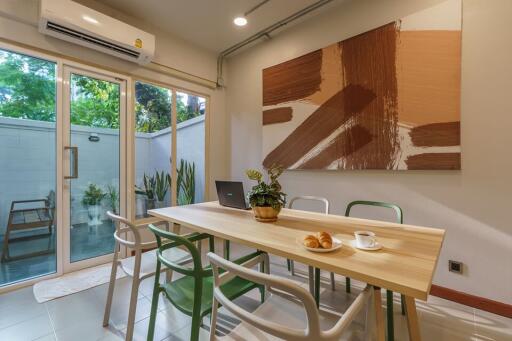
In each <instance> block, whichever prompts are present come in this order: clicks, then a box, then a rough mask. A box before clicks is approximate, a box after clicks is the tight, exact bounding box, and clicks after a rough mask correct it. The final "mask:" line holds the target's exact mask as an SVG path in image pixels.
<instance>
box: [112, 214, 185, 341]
mask: <svg viewBox="0 0 512 341" xmlns="http://www.w3.org/2000/svg"><path fill="white" fill-rule="evenodd" d="M107 216H108V217H109V218H110V219H112V221H114V223H115V228H116V229H115V232H114V238H115V240H116V244H115V248H114V259H113V261H112V272H111V274H110V283H109V286H108V295H107V302H106V304H105V314H104V316H103V326H104V327H106V326H108V324H109V319H110V308H111V306H112V298H113V296H114V287H115V283H116V275H117V268H118V267H120V268H121V270H122V271H123V272H124V273H126V275H128V276H129V277H132V289H131V294H130V307H129V309H128V322H127V329H126V340H127V341H131V340H132V338H133V327H134V324H135V312H136V310H137V295H138V292H139V285H140V283H141V282H142V281H143V280H144V279H146V278H149V277H152V276H153V275H155V268H156V264H157V259H156V253H155V252H143V250H144V249H151V248H154V247H156V242H154V241H151V242H142V240H141V236H140V232H139V230H141V229H143V228H146V227H147V226H146V225H142V226H136V225H134V224H132V223H131V222H129V221H128V220H126V219H125V218H123V217H120V216H118V215H116V214H113V213H112V212H110V211H109V212H107ZM129 235H131V237H132V238H131V240H130V238H128V237H129ZM191 235H195V234H191ZM120 245H123V246H125V247H127V248H128V249H129V250H131V251H134V252H135V255H134V256H132V257H128V258H124V259H119V252H120ZM166 257H168V258H169V259H172V260H173V261H175V262H177V263H179V264H184V263H186V262H188V261H190V257H189V256H188V253H186V252H185V251H183V250H181V249H178V248H174V249H173V250H169V251H168V252H167V253H166ZM166 270H167V269H165V268H164V269H162V271H166ZM157 278H158V276H157Z"/></svg>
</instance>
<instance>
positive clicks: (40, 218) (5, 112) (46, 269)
mask: <svg viewBox="0 0 512 341" xmlns="http://www.w3.org/2000/svg"><path fill="white" fill-rule="evenodd" d="M56 88H57V82H56V64H55V63H53V62H50V61H47V60H43V59H38V58H34V57H30V56H27V55H23V54H19V53H14V52H10V51H6V50H0V165H1V167H0V245H2V251H1V252H2V256H1V262H0V286H4V285H8V284H13V283H15V282H19V281H24V280H28V279H31V278H34V277H38V276H43V275H47V274H50V273H54V272H56V268H57V267H56V264H57V263H56V235H57V233H56V232H57V231H56V230H57V221H56V216H57V214H56V210H57V207H56V199H55V198H56V195H55V193H56V169H57V168H56V149H57V148H56V136H57V135H56V116H57V113H56V92H57V91H56ZM59 209H60V208H59Z"/></svg>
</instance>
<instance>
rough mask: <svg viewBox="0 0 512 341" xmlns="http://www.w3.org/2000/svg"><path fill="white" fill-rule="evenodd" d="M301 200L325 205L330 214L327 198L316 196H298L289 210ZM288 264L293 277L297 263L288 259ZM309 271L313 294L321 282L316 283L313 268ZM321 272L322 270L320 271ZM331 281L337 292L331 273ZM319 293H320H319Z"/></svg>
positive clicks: (289, 206) (292, 200)
mask: <svg viewBox="0 0 512 341" xmlns="http://www.w3.org/2000/svg"><path fill="white" fill-rule="evenodd" d="M299 200H309V201H317V202H320V203H322V204H323V205H324V213H325V214H329V200H327V199H326V198H322V197H314V196H309V195H303V196H298V197H294V198H292V199H291V200H290V204H289V205H288V208H293V204H294V203H295V202H297V201H299ZM287 263H288V271H291V273H292V275H295V263H294V261H293V260H290V259H288V260H287ZM308 270H309V290H310V292H311V293H313V292H315V293H316V292H317V291H318V290H316V287H317V286H318V288H320V280H318V283H316V281H315V278H314V269H313V267H312V266H310V267H309V268H308ZM318 271H320V270H318ZM330 280H331V289H332V290H336V282H335V280H334V272H331V273H330ZM318 292H319V291H318ZM318 296H319V295H316V294H315V297H316V300H317V304H318V302H319V300H320V298H319V297H318Z"/></svg>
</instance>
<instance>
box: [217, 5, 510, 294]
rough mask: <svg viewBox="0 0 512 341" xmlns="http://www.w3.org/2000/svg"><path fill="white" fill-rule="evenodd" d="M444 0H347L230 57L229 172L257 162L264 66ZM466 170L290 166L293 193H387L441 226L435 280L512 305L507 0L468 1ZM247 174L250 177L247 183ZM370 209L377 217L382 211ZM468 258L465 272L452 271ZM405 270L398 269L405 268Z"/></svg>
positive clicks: (413, 219)
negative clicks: (442, 236)
mask: <svg viewBox="0 0 512 341" xmlns="http://www.w3.org/2000/svg"><path fill="white" fill-rule="evenodd" d="M440 2H442V0H414V1H412V0H374V1H371V0H352V1H347V2H346V3H345V4H343V5H341V6H340V7H338V8H335V9H333V10H330V11H329V13H326V14H322V15H320V16H318V17H314V18H312V19H309V20H308V21H306V22H304V23H303V24H300V25H296V26H293V28H290V29H289V30H287V31H285V32H283V33H282V34H280V35H278V36H276V37H274V38H273V39H271V40H270V41H267V42H265V43H261V44H259V45H257V46H255V47H253V48H251V49H249V50H246V51H244V52H243V53H241V54H239V55H237V56H234V57H232V58H231V59H230V60H229V61H228V77H227V96H226V106H227V111H228V114H229V116H230V125H231V128H230V130H231V133H230V136H229V138H230V141H229V142H230V144H228V146H229V145H230V146H231V150H230V151H229V154H230V159H231V175H232V177H233V178H234V179H243V178H244V175H243V172H244V170H245V169H246V168H248V167H261V161H262V160H261V108H262V96H261V94H262V88H261V83H262V80H261V70H262V69H263V68H265V67H268V66H271V65H275V64H277V63H280V62H283V61H286V60H288V59H291V58H294V57H297V56H300V55H302V54H304V53H306V52H310V51H313V50H315V49H318V48H322V47H324V46H327V45H329V44H331V43H333V42H336V41H339V40H343V39H345V38H348V37H351V36H353V35H356V34H359V33H362V32H364V31H367V30H370V29H373V28H376V27H378V26H380V25H383V24H386V23H389V22H391V21H393V20H396V19H398V18H400V17H402V16H405V15H408V14H411V13H414V12H415V11H417V10H421V9H424V8H427V7H429V6H431V5H434V4H437V3H440ZM463 7H464V9H463V57H462V78H463V79H462V148H463V154H462V162H463V164H462V167H463V170H462V171H404V172H391V171H346V172H343V171H288V172H286V173H285V174H284V176H283V181H282V182H283V185H284V189H285V191H286V192H288V194H289V195H290V196H294V195H299V194H310V195H320V196H325V197H327V198H329V200H330V201H331V203H332V207H333V213H336V214H342V212H343V211H344V208H345V206H346V205H347V203H348V202H349V201H351V200H355V199H369V200H383V201H391V202H395V203H397V204H399V205H400V206H402V208H403V209H404V211H405V222H406V223H410V224H418V225H425V226H435V227H441V228H445V229H446V230H447V235H446V240H445V243H444V246H443V249H442V252H441V257H440V261H439V264H438V268H437V271H436V274H435V277H434V283H435V284H438V285H442V286H446V287H449V288H453V289H455V290H459V291H463V292H467V293H471V294H474V295H478V296H483V297H487V298H490V299H494V300H498V301H502V302H505V303H509V304H512V266H510V261H511V259H512V224H511V223H510V216H509V212H510V210H511V209H510V204H511V203H512V200H511V195H512V185H511V181H510V174H511V169H512V156H511V152H510V151H509V148H510V147H509V146H510V145H512V134H511V133H510V128H511V126H512V116H511V114H510V113H511V111H512V102H511V101H510V97H511V95H512V62H511V61H512V44H510V32H511V30H512V25H511V24H510V17H512V1H510V0H493V1H488V0H464V4H463ZM247 186H248V183H247V182H246V187H247ZM380 214H381V212H379V214H375V215H373V217H375V218H384V217H385V216H384V213H382V215H380ZM448 259H454V260H459V261H462V262H464V263H465V264H466V265H467V267H466V268H465V269H464V270H465V274H464V275H456V274H453V273H450V272H448ZM407 271H409V269H404V272H407Z"/></svg>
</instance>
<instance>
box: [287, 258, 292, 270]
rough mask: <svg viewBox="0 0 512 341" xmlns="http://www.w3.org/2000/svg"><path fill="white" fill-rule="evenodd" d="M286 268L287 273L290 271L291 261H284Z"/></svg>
mask: <svg viewBox="0 0 512 341" xmlns="http://www.w3.org/2000/svg"><path fill="white" fill-rule="evenodd" d="M286 268H287V269H288V271H292V261H291V260H289V259H287V260H286Z"/></svg>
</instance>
